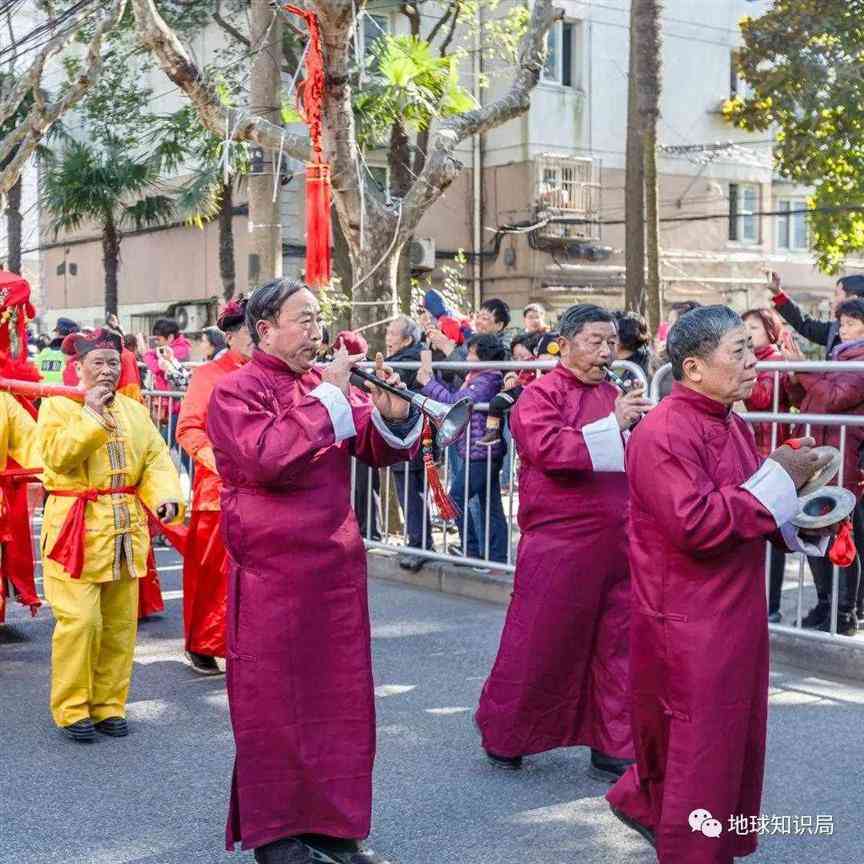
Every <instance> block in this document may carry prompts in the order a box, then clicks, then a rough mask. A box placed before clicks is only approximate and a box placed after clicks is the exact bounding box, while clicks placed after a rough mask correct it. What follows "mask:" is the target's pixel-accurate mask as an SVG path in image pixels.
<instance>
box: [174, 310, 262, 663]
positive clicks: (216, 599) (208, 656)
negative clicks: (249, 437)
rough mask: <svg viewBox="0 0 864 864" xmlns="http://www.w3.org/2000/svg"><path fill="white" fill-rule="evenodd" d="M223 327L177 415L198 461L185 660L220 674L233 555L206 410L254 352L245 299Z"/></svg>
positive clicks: (186, 565) (187, 572)
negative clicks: (222, 345)
mask: <svg viewBox="0 0 864 864" xmlns="http://www.w3.org/2000/svg"><path fill="white" fill-rule="evenodd" d="M218 326H219V331H218V332H220V333H224V334H225V339H226V342H227V346H228V349H227V350H226V351H223V352H222V353H221V354H219V355H218V357H217V358H216V359H215V360H210V361H209V362H207V363H204V364H203V365H202V366H199V367H198V368H197V369H196V370H195V371H194V373H193V374H192V380H191V381H190V382H189V389H188V390H187V391H186V396H185V397H184V399H183V402H182V404H181V406H180V416H179V417H178V418H177V443H178V444H179V445H180V446H181V447H182V448H183V449H184V450H185V451H186V452H187V453H188V454H189V455H190V456H191V457H192V459H193V460H194V462H195V473H194V479H193V481H192V518H191V519H190V521H189V535H188V540H187V542H186V549H185V551H184V554H183V632H184V634H185V637H186V659H187V660H188V661H189V663H190V665H191V666H192V669H193V670H194V671H195V672H197V673H198V674H200V675H218V674H220V669H219V666H218V664H217V663H216V658H217V657H224V656H225V608H226V606H227V603H228V558H227V555H226V552H225V544H224V543H223V542H222V537H221V536H220V534H219V496H220V494H221V492H222V482H221V481H220V479H219V474H218V473H217V471H216V460H215V457H214V456H213V444H212V443H211V441H210V439H209V438H208V436H207V409H208V406H209V404H210V396H211V395H212V394H213V388H214V387H215V386H216V384H217V383H218V382H219V381H221V380H222V379H223V378H224V377H225V376H226V375H230V374H231V373H232V372H234V371H236V370H237V369H239V368H240V367H241V366H243V365H244V364H245V363H246V362H247V361H248V359H249V358H250V357H251V355H252V340H251V339H250V338H249V331H248V330H247V329H246V301H245V300H244V299H243V298H240V299H238V300H234V301H232V302H231V303H229V304H228V305H227V306H226V307H225V308H224V309H223V310H222V313H221V315H220V316H219V321H218Z"/></svg>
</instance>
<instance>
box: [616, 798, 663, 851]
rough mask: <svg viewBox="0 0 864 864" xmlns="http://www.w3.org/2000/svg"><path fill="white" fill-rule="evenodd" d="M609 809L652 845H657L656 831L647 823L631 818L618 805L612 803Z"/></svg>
mask: <svg viewBox="0 0 864 864" xmlns="http://www.w3.org/2000/svg"><path fill="white" fill-rule="evenodd" d="M609 809H610V810H611V811H612V813H613V814H614V815H615V816H616V817H617V818H618V819H620V820H621V821H622V822H623V823H624V824H625V825H626V826H627V827H628V828H632V829H633V830H634V831H636V832H637V833H638V834H641V835H642V836H643V837H644V838H645V839H646V840H647V841H648V842H649V843H650V844H651V845H652V846H656V845H657V838H656V837H655V836H654V832H653V831H652V830H651V829H650V828H649V827H648V826H647V825H643V824H642V823H641V822H637V821H636V820H635V819H631V818H630V817H629V816H626V815H625V814H624V813H622V812H621V811H620V810H619V809H618V808H617V807H613V806H612V805H611V804H610V805H609Z"/></svg>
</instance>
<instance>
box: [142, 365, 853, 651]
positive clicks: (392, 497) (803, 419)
mask: <svg viewBox="0 0 864 864" xmlns="http://www.w3.org/2000/svg"><path fill="white" fill-rule="evenodd" d="M362 365H364V366H366V367H371V366H373V365H374V364H372V363H366V364H362ZM390 365H392V366H393V367H394V368H395V369H397V371H398V370H400V369H402V370H407V369H417V368H419V365H420V364H419V363H416V362H403V363H393V364H390ZM556 365H557V363H556V361H535V362H530V363H523V362H518V361H510V362H502V363H483V362H480V363H467V362H437V363H433V369H434V370H435V371H436V372H456V373H467V372H470V371H479V370H482V369H497V370H499V371H502V372H504V373H506V372H508V371H517V370H522V369H540V370H543V371H547V370H550V369H552V368H554V367H555V366H556ZM613 368H615V369H617V370H627V371H628V372H631V373H632V374H633V375H634V376H635V377H636V378H637V379H638V380H639V381H640V382H641V383H642V384H643V385H644V386H645V387H646V391H647V392H648V393H649V398H651V399H652V400H653V401H654V402H655V403H656V402H657V401H659V399H660V398H661V396H662V389H663V387H664V386H665V384H666V383H668V379H667V376H668V375H669V374H670V373H671V365H670V364H666V365H665V366H663V367H661V368H660V369H658V370H657V372H656V374H655V375H654V377H653V379H652V380H651V382H650V387H649V382H648V381H647V379H646V377H645V375H644V373H643V371H642V369H641V368H640V367H639V366H637V365H636V364H634V363H629V362H627V361H620V362H616V363H614V364H613ZM757 370H758V371H760V372H762V371H771V372H773V373H774V394H775V396H774V406H773V410H772V411H770V412H758V413H756V412H742V413H741V416H742V417H743V418H744V419H745V420H747V421H748V422H749V423H754V424H755V423H771V424H772V448H773V447H774V446H776V445H777V443H778V442H777V439H778V434H779V427H780V426H784V425H797V426H799V427H800V426H801V424H804V429H803V431H804V432H805V434H809V433H810V431H811V428H812V427H813V426H839V427H840V449H841V451H843V449H844V446H845V443H846V434H847V429H848V428H849V427H854V426H864V416H859V415H820V414H806V415H805V414H800V413H794V412H790V413H786V412H780V411H779V392H780V388H779V382H780V376H781V374H782V373H783V372H789V371H806V372H837V371H842V372H845V373H858V374H864V362H857V363H856V362H848V363H836V362H828V361H801V362H797V363H785V362H766V363H759V364H757ZM143 395H144V398H145V402H146V404H147V406H148V408H149V409H150V413H151V416H152V417H153V419H154V422H155V423H156V424H157V426H159V429H160V431H161V433H162V435H163V437H164V438H165V440H166V442H167V443H168V445H169V447H171V448H172V452H173V454H174V459H175V464H178V467H179V468H180V470H181V474H185V478H186V479H184V487H185V488H186V491H187V495H189V496H191V486H192V479H193V473H194V464H193V463H192V460H190V459H189V458H188V456H186V455H185V453H183V451H182V450H181V448H179V446H178V445H177V442H176V427H177V410H178V409H179V402H180V400H182V399H183V396H184V393H183V392H182V391H159V390H145V391H143ZM475 410H477V411H483V412H485V411H487V410H488V405H484V404H478V405H475ZM503 427H504V428H506V421H505V423H504V424H503ZM504 428H502V434H503V432H504ZM507 442H508V447H507V453H506V455H505V457H504V462H503V463H502V465H501V466H500V467H498V468H496V467H495V465H494V463H493V460H492V458H491V450H488V449H487V455H486V458H485V459H483V460H471V459H470V458H469V459H467V460H465V461H464V463H462V460H461V459H460V458H459V457H458V455H457V454H456V446H455V445H453V446H451V447H450V448H448V449H447V450H446V451H445V452H444V454H443V455H442V458H441V465H442V479H443V481H444V486H445V488H447V489H450V488H451V486H452V484H453V481H454V479H455V477H456V474H455V472H456V471H457V470H460V471H462V472H464V477H463V486H462V489H463V492H462V494H461V499H460V500H459V501H458V502H456V503H457V505H458V507H459V510H460V514H459V517H458V526H453V525H445V524H443V523H442V522H441V521H440V520H437V519H433V518H432V516H433V514H432V513H431V511H430V507H429V498H430V496H429V490H428V483H427V481H426V475H425V472H423V471H420V470H416V471H415V472H413V473H414V474H415V476H414V477H413V478H412V476H411V474H412V470H411V464H410V463H403V464H401V465H398V466H392V467H390V468H387V469H384V470H381V471H380V474H379V469H374V468H372V467H371V466H368V465H362V464H360V463H359V462H357V460H352V468H351V494H352V501H353V503H354V507H355V511H356V512H357V514H358V521H359V522H360V528H361V531H362V533H363V535H364V540H365V543H366V546H367V547H368V548H370V549H383V550H389V551H391V552H392V551H395V552H398V553H400V554H401V555H404V556H407V557H408V558H409V559H411V558H413V559H419V560H420V561H442V562H447V563H451V564H456V565H464V566H468V567H473V568H476V569H480V570H496V571H501V572H507V573H513V572H514V570H515V566H514V555H515V549H516V545H517V544H518V539H519V531H518V526H517V522H516V518H515V517H516V516H517V514H518V484H517V471H518V465H519V458H518V454H517V453H516V451H515V447H514V446H513V442H512V440H510V439H509V436H507ZM465 452H466V453H467V454H469V456H470V453H471V428H470V425H469V427H468V428H467V429H466V431H465ZM454 457H455V459H454ZM454 461H455V463H456V464H454ZM478 462H479V463H480V464H478ZM460 463H461V464H460ZM478 470H479V471H483V472H485V482H484V483H483V484H482V486H481V489H482V501H480V500H478V496H476V495H474V496H472V495H471V494H470V491H471V487H470V480H471V476H472V474H473V473H474V472H475V471H478ZM493 470H498V471H501V472H503V473H505V475H506V476H509V478H510V479H509V489H507V490H505V491H504V493H503V495H502V499H503V501H502V508H503V510H504V520H505V523H506V544H505V548H506V554H505V555H504V556H499V558H500V560H493V558H492V545H493V544H492V539H493V537H492V532H493V515H492V513H493V507H492V501H491V496H492V494H493V492H496V493H497V490H498V489H499V488H500V486H499V483H495V482H494V479H495V478H493V476H492V474H493ZM842 472H843V468H842V467H841V474H840V476H839V477H838V479H837V481H836V482H837V483H840V484H842V482H843V473H842ZM397 473H400V474H401V483H400V484H399V485H400V486H401V489H402V492H401V494H398V492H397V489H396V483H395V478H396V475H397ZM475 476H476V475H475ZM376 478H377V479H376ZM376 488H377V489H378V490H379V491H376ZM393 505H398V509H397V507H396V506H393ZM415 508H417V509H419V510H420V513H419V519H418V514H417V513H416V512H414V513H413V514H412V516H413V518H412V521H414V520H417V521H419V522H420V525H421V526H422V527H421V529H420V537H419V540H420V543H419V545H417V544H416V540H417V538H416V537H415V538H411V537H409V513H412V511H414V509H415ZM496 509H497V508H496ZM499 515H500V513H499ZM397 521H401V530H400V528H399V527H398V525H397V524H396V523H397ZM496 521H497V520H496ZM472 526H473V530H474V532H475V536H476V537H477V539H478V545H479V550H478V553H477V554H475V555H470V556H469V555H468V554H466V553H467V549H466V545H467V538H468V535H469V529H471V528H472ZM457 529H461V532H460V534H461V538H462V545H461V548H460V547H458V546H457V538H456V537H454V536H453V535H454V533H455V531H456V530H457ZM494 530H498V531H500V530H502V529H501V527H500V523H499V525H498V527H497V529H494ZM412 539H413V540H415V545H411V544H410V542H409V541H410V540H412ZM862 551H864V550H862ZM794 554H797V556H798V586H797V598H796V603H795V618H794V625H793V626H788V625H785V624H772V625H771V627H772V629H775V630H779V631H786V632H792V633H795V634H797V635H800V636H802V637H806V638H808V639H812V640H816V641H828V642H831V643H832V644H837V640H838V636H837V620H838V617H837V616H838V613H839V578H838V568H837V567H836V566H835V567H834V572H833V579H832V586H831V613H830V614H831V617H830V622H831V624H830V631H829V632H827V633H824V632H820V631H815V630H809V629H806V630H805V629H803V628H802V627H801V621H802V619H803V615H804V604H805V585H804V581H805V579H804V571H805V567H804V561H805V557H806V556H805V555H803V554H802V553H794ZM769 567H770V559H769V558H768V556H766V565H765V573H766V577H765V578H766V593H767V591H768V590H769V584H770V582H769V574H770V569H769ZM861 578H864V574H862V576H861ZM807 593H808V594H810V593H811V591H810V590H808V591H807Z"/></svg>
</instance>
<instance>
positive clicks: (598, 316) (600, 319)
mask: <svg viewBox="0 0 864 864" xmlns="http://www.w3.org/2000/svg"><path fill="white" fill-rule="evenodd" d="M595 323H599V324H614V323H615V319H614V317H613V316H612V313H611V312H610V311H609V310H608V309H604V308H603V307H602V306H595V305H594V304H593V303H577V304H576V305H575V306H571V307H570V308H569V309H568V310H567V311H566V312H565V313H564V314H563V315H562V316H561V320H560V321H559V322H558V332H559V333H560V334H561V335H562V336H563V337H564V338H565V339H572V338H573V337H574V336H575V335H576V334H577V333H581V332H582V329H583V328H584V327H585V325H586V324H595Z"/></svg>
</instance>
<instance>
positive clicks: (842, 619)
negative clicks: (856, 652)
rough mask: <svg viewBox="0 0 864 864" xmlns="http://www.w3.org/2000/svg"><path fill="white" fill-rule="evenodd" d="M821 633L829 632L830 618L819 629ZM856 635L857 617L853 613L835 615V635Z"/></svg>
mask: <svg viewBox="0 0 864 864" xmlns="http://www.w3.org/2000/svg"><path fill="white" fill-rule="evenodd" d="M819 629H820V630H821V631H822V632H823V633H830V632H831V618H830V616H829V618H828V620H827V621H825V623H824V624H822V626H821V627H820V628H819ZM857 633H858V616H857V615H856V614H855V613H854V612H838V613H837V635H838V636H855V635H856V634H857Z"/></svg>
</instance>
